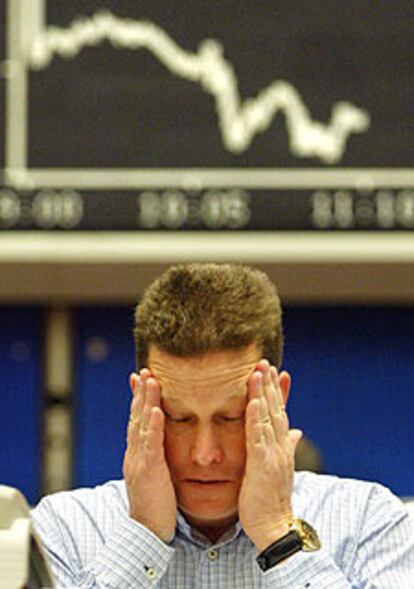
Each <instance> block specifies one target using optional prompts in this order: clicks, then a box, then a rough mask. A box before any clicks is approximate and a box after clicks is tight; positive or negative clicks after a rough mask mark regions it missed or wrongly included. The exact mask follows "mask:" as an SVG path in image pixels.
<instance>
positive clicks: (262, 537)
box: [253, 522, 290, 552]
mask: <svg viewBox="0 0 414 589" xmlns="http://www.w3.org/2000/svg"><path fill="white" fill-rule="evenodd" d="M289 531H290V527H289V522H286V523H284V524H282V525H280V526H278V527H277V528H273V529H271V530H263V531H262V532H261V533H259V534H258V535H257V537H255V538H254V540H253V543H254V545H255V546H256V548H257V550H258V552H263V550H266V548H268V547H269V546H271V545H272V544H274V543H275V542H277V541H278V540H280V539H281V538H283V537H284V536H286V534H288V533H289Z"/></svg>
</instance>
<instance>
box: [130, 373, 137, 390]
mask: <svg viewBox="0 0 414 589" xmlns="http://www.w3.org/2000/svg"><path fill="white" fill-rule="evenodd" d="M138 380H139V376H138V374H137V373H136V372H131V374H130V377H129V386H130V389H131V392H132V394H133V395H135V391H136V390H137V388H138Z"/></svg>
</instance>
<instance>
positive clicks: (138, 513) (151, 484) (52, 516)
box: [33, 369, 177, 589]
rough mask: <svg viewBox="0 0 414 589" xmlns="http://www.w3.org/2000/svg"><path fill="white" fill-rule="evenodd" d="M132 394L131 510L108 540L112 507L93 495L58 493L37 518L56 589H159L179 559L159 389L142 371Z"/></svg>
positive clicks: (127, 462)
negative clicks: (172, 542)
mask: <svg viewBox="0 0 414 589" xmlns="http://www.w3.org/2000/svg"><path fill="white" fill-rule="evenodd" d="M131 388H132V392H133V400H132V403H131V416H130V420H129V423H128V443H127V449H126V452H125V457H124V478H125V483H126V488H127V495H128V504H129V505H128V511H127V512H125V510H123V511H122V510H120V509H116V510H115V511H116V517H114V521H113V524H112V525H111V526H109V527H110V532H109V533H107V531H106V530H103V529H102V526H101V525H100V524H101V523H102V521H107V518H108V517H110V515H108V514H110V513H112V512H114V505H113V504H112V505H111V504H108V502H107V501H106V502H104V503H103V502H102V501H101V497H100V496H99V495H98V494H97V491H96V490H82V491H76V492H71V493H61V494H58V495H55V496H54V497H50V498H46V499H44V500H43V501H42V502H41V503H40V504H39V506H38V507H37V508H36V509H35V510H34V511H33V521H34V524H35V527H36V529H37V531H38V533H39V535H40V537H41V539H42V542H43V544H44V546H45V549H46V551H47V553H48V556H49V559H50V563H51V566H52V570H53V572H54V574H55V576H56V578H57V580H58V583H59V587H77V588H79V589H89V588H99V587H117V588H123V587H125V588H127V587H128V588H130V587H132V586H138V587H142V588H147V587H148V588H150V587H151V588H152V587H157V586H158V584H159V582H160V580H161V578H162V576H163V575H164V574H165V572H166V570H167V566H168V563H169V561H170V559H171V558H172V556H173V554H174V549H173V548H171V547H170V546H169V545H168V544H167V542H168V541H169V540H171V538H172V537H173V535H174V531H175V524H176V514H177V505H176V498H175V491H174V488H173V485H172V482H171V477H170V473H169V469H168V466H167V464H166V462H165V456H164V437H163V436H164V415H163V413H162V411H161V409H160V386H159V384H158V382H157V381H156V380H155V379H154V378H153V377H152V375H151V373H150V371H149V370H148V369H144V370H142V371H141V372H140V375H139V376H138V375H136V374H134V375H132V377H131ZM114 501H115V502H116V497H114ZM100 510H107V514H104V513H99V511H100Z"/></svg>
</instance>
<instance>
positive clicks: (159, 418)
mask: <svg viewBox="0 0 414 589" xmlns="http://www.w3.org/2000/svg"><path fill="white" fill-rule="evenodd" d="M144 448H145V452H146V454H147V457H148V459H149V460H150V464H149V466H154V464H156V462H157V461H162V460H164V413H163V412H162V410H161V409H160V408H159V407H152V409H151V413H150V419H149V423H148V429H147V431H146V433H145V441H144Z"/></svg>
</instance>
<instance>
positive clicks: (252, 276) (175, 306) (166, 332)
mask: <svg viewBox="0 0 414 589" xmlns="http://www.w3.org/2000/svg"><path fill="white" fill-rule="evenodd" d="M134 335H135V344H136V354H137V365H138V368H143V367H144V366H146V365H147V364H148V353H149V348H150V347H151V346H155V347H157V348H159V349H163V350H165V351H166V352H168V353H169V354H171V355H173V356H179V357H187V358H188V357H192V356H193V357H194V356H198V355H200V354H204V353H206V352H209V351H224V350H237V349H242V348H245V347H246V346H248V345H249V344H252V343H256V344H257V346H258V349H259V350H260V351H261V355H262V356H263V357H265V358H267V359H268V360H269V361H270V362H271V363H272V364H274V365H275V366H276V367H277V368H280V365H281V362H282V353H283V334H282V321H281V307H280V301H279V297H278V295H277V292H276V288H275V287H274V285H273V284H272V283H271V282H270V280H269V279H268V277H267V276H266V275H265V274H264V273H263V272H260V271H258V270H255V269H253V268H249V267H247V266H242V265H236V264H188V265H179V266H173V267H171V268H170V269H169V270H167V272H165V273H164V274H163V275H162V276H161V277H160V278H159V279H158V280H156V281H155V282H154V283H153V284H152V285H151V286H150V287H149V288H148V289H147V290H146V292H145V293H144V296H143V298H142V300H141V302H140V303H139V304H138V306H137V308H136V313H135V329H134Z"/></svg>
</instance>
